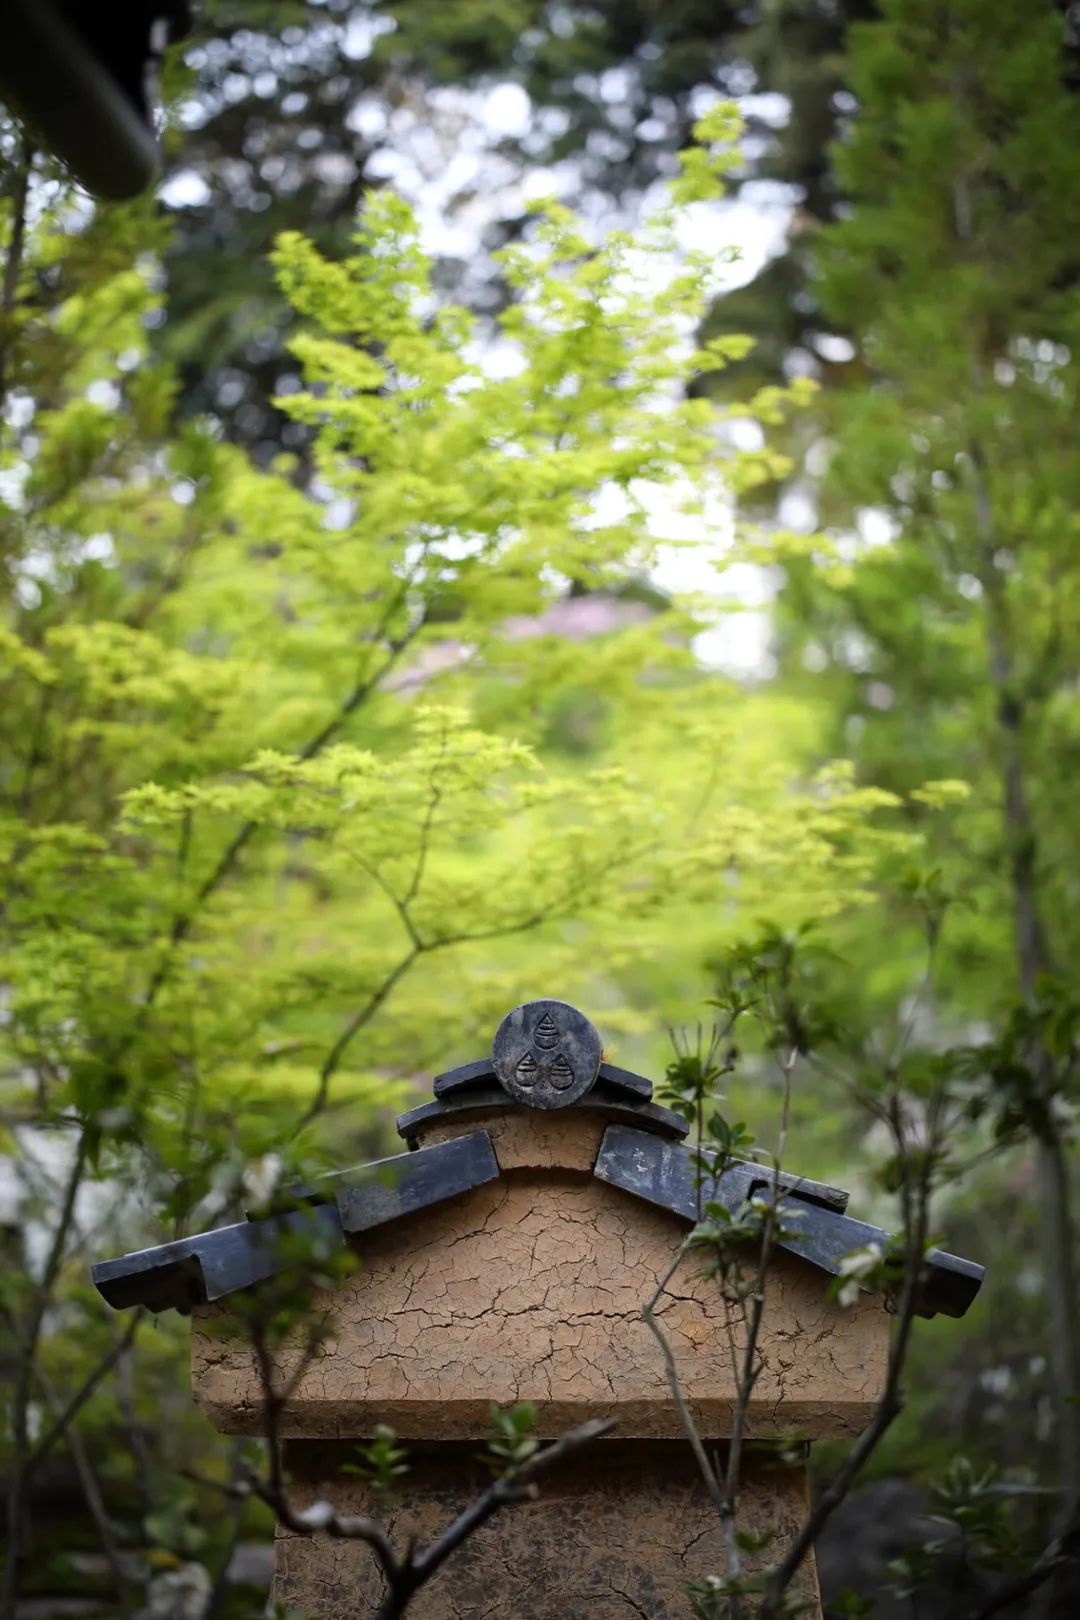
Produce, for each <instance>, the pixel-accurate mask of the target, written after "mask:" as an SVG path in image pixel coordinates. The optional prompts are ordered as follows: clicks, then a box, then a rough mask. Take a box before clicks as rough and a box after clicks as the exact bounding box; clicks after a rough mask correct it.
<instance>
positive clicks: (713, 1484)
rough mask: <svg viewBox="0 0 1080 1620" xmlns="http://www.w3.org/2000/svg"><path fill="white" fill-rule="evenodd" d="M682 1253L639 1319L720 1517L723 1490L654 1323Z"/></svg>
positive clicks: (660, 1331) (663, 1337)
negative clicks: (658, 1355) (656, 1353)
mask: <svg viewBox="0 0 1080 1620" xmlns="http://www.w3.org/2000/svg"><path fill="white" fill-rule="evenodd" d="M684 1252H685V1251H684V1250H683V1249H682V1248H680V1249H679V1252H678V1254H677V1255H676V1256H675V1259H674V1260H673V1261H672V1262H671V1265H670V1266H669V1267H668V1269H667V1271H666V1272H665V1273H664V1275H663V1277H662V1278H661V1279H660V1281H659V1282H658V1283H657V1285H656V1290H655V1292H654V1293H653V1296H652V1298H651V1299H650V1300H649V1301H648V1303H647V1304H645V1305H643V1306H642V1307H641V1316H642V1320H643V1321H644V1323H645V1326H646V1327H647V1328H648V1329H649V1332H650V1333H651V1334H652V1336H653V1338H654V1339H655V1340H656V1342H657V1344H658V1345H659V1346H660V1353H661V1355H662V1356H663V1358H664V1369H665V1371H666V1373H667V1381H668V1389H669V1390H670V1391H671V1398H672V1400H673V1401H674V1402H675V1410H676V1411H677V1412H678V1414H679V1421H680V1423H681V1424H682V1426H683V1432H684V1434H685V1435H686V1438H687V1440H688V1441H689V1443H690V1449H691V1451H692V1452H693V1453H694V1460H695V1461H696V1463H697V1465H698V1469H699V1471H700V1473H701V1477H702V1480H703V1481H704V1483H705V1489H706V1490H707V1491H708V1493H709V1496H710V1498H711V1499H712V1504H713V1506H714V1507H715V1509H716V1511H717V1513H719V1514H721V1515H723V1513H724V1511H725V1500H724V1492H723V1489H722V1488H721V1485H720V1481H719V1479H718V1478H717V1475H716V1471H715V1469H714V1468H713V1465H712V1463H711V1462H710V1461H709V1458H708V1456H707V1454H706V1451H705V1447H704V1445H703V1444H702V1440H701V1436H700V1435H699V1434H698V1431H697V1425H696V1423H695V1422H694V1420H693V1418H692V1417H691V1415H690V1408H689V1407H688V1406H687V1404H686V1398H685V1396H684V1395H683V1392H682V1385H681V1384H680V1382H679V1369H678V1367H677V1366H676V1363H675V1353H674V1351H673V1350H672V1348H671V1344H670V1342H669V1340H668V1337H667V1334H666V1333H665V1332H664V1330H663V1328H662V1327H661V1326H660V1324H659V1322H658V1321H657V1320H656V1306H657V1304H658V1303H659V1300H660V1296H661V1295H662V1294H663V1293H664V1291H665V1289H666V1288H667V1286H668V1284H669V1283H670V1281H671V1279H672V1278H673V1277H674V1275H675V1273H676V1271H677V1270H678V1269H679V1266H680V1265H681V1264H682V1260H683V1255H684Z"/></svg>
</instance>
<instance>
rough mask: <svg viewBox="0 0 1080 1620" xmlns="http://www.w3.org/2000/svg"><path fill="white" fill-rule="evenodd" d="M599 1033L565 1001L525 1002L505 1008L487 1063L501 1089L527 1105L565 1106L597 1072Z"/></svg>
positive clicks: (582, 1090) (587, 1088)
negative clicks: (489, 1062) (507, 1009)
mask: <svg viewBox="0 0 1080 1620" xmlns="http://www.w3.org/2000/svg"><path fill="white" fill-rule="evenodd" d="M600 1056H601V1045H600V1037H599V1035H598V1034H597V1033H596V1030H595V1029H594V1027H593V1025H592V1024H591V1023H590V1022H589V1020H588V1019H587V1018H586V1017H585V1014H584V1013H580V1012H578V1010H577V1008H576V1007H571V1006H569V1004H568V1003H567V1002H565V1001H527V1002H525V1003H524V1004H523V1005H522V1006H520V1007H515V1008H514V1010H513V1012H510V1013H507V1015H506V1017H505V1018H504V1019H503V1021H502V1023H501V1024H500V1025H499V1028H498V1030H497V1031H496V1034H495V1041H494V1045H493V1047H492V1062H493V1065H494V1069H495V1073H496V1074H497V1075H498V1077H499V1081H500V1083H501V1084H502V1086H503V1087H504V1089H505V1090H506V1091H508V1092H509V1093H510V1096H511V1097H513V1098H514V1099H515V1100H516V1101H517V1102H523V1103H527V1104H528V1105H529V1107H530V1108H565V1107H567V1106H568V1104H570V1103H573V1102H577V1100H578V1098H579V1097H583V1096H584V1095H585V1093H586V1092H587V1091H589V1090H590V1089H591V1087H592V1084H593V1082H594V1080H595V1079H596V1076H597V1074H598V1073H599V1071H600Z"/></svg>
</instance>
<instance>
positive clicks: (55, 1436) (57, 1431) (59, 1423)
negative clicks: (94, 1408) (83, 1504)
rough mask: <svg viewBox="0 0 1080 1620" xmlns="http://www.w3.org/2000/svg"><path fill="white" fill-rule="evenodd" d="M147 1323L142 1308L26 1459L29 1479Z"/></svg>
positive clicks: (138, 1309)
mask: <svg viewBox="0 0 1080 1620" xmlns="http://www.w3.org/2000/svg"><path fill="white" fill-rule="evenodd" d="M145 1320H146V1312H145V1310H144V1309H143V1307H142V1306H141V1305H140V1306H138V1307H137V1308H136V1309H135V1311H134V1312H133V1313H132V1316H131V1319H130V1321H129V1322H128V1324H127V1326H126V1327H125V1329H124V1331H123V1333H122V1334H121V1335H120V1337H119V1338H118V1339H117V1340H116V1343H115V1344H114V1345H113V1346H112V1348H111V1349H110V1350H108V1351H107V1352H106V1354H105V1355H104V1356H102V1358H101V1360H100V1361H99V1362H98V1364H97V1366H96V1367H95V1368H94V1369H93V1371H92V1372H91V1373H89V1374H88V1375H87V1376H86V1378H84V1379H83V1382H82V1383H81V1384H80V1385H79V1387H78V1389H77V1390H76V1391H75V1393H74V1395H72V1397H71V1399H70V1400H69V1401H68V1403H67V1405H66V1406H65V1407H63V1408H62V1410H61V1411H60V1413H59V1415H58V1416H57V1417H56V1420H55V1422H53V1423H51V1424H50V1425H49V1427H48V1428H47V1429H46V1430H45V1433H44V1434H43V1435H42V1436H41V1439H40V1440H38V1441H37V1443H36V1444H35V1446H34V1449H33V1450H32V1451H31V1452H30V1454H29V1456H28V1457H27V1459H26V1464H25V1467H26V1477H27V1478H29V1476H30V1475H31V1474H32V1473H33V1472H34V1470H35V1469H36V1468H38V1467H39V1466H40V1464H41V1463H43V1462H44V1461H45V1458H46V1457H47V1456H48V1455H49V1452H50V1451H51V1450H52V1448H53V1446H55V1445H56V1442H57V1441H58V1440H60V1439H62V1438H63V1436H64V1435H65V1434H66V1433H67V1431H68V1429H69V1428H70V1427H71V1424H72V1421H73V1420H74V1418H75V1417H76V1416H77V1415H78V1413H79V1412H80V1411H81V1410H82V1408H83V1407H84V1406H85V1405H86V1403H87V1401H88V1400H89V1399H90V1397H91V1395H92V1394H93V1393H94V1391H95V1389H97V1387H98V1385H99V1384H100V1383H101V1380H102V1379H103V1378H104V1377H105V1376H106V1374H107V1373H109V1372H111V1371H112V1369H113V1368H114V1367H115V1366H116V1365H117V1363H118V1362H119V1361H121V1360H122V1359H123V1357H124V1356H125V1355H126V1354H127V1352H128V1350H130V1348H131V1345H132V1343H133V1342H134V1339H135V1335H136V1333H137V1332H138V1331H139V1328H140V1327H141V1326H142V1324H143V1322H144V1321H145Z"/></svg>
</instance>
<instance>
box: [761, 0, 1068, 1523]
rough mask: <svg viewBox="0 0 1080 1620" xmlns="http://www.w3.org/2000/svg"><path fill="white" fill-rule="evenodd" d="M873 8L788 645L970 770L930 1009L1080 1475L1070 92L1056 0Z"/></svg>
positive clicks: (1064, 1445)
mask: <svg viewBox="0 0 1080 1620" xmlns="http://www.w3.org/2000/svg"><path fill="white" fill-rule="evenodd" d="M882 11H883V17H882V20H881V21H880V22H879V23H876V24H872V25H868V26H860V27H857V28H855V29H853V30H852V33H851V45H850V79H851V85H852V89H853V91H854V94H855V96H856V98H857V102H858V111H857V113H856V114H855V115H854V116H853V118H852V119H851V121H850V123H849V125H848V127H847V129H846V130H845V132H844V136H843V138H842V140H841V141H840V142H839V143H838V144H837V146H836V148H835V152H834V159H835V164H836V171H837V176H838V179H839V182H840V184H841V185H842V187H843V189H844V191H845V193H846V195H847V196H848V198H849V199H850V204H851V206H850V212H849V214H848V217H846V218H844V219H841V220H839V221H837V222H836V223H834V224H832V225H830V226H829V227H828V228H827V229H825V230H823V231H822V232H821V233H820V234H819V236H818V241H817V250H816V264H817V292H818V296H819V298H820V301H821V305H822V307H823V309H824V310H825V311H826V312H827V314H828V315H829V316H830V317H831V318H832V320H833V321H834V322H836V323H838V324H839V325H840V327H841V328H842V329H843V330H845V331H849V332H852V333H853V334H855V336H856V338H857V346H858V347H857V356H856V360H855V362H854V363H853V364H852V366H851V367H850V368H849V371H850V372H851V373H852V376H851V379H850V386H849V387H847V388H846V389H840V388H838V389H836V390H835V392H834V393H833V394H832V395H831V396H826V397H825V407H826V409H827V417H826V419H825V420H826V424H827V434H828V437H827V441H826V443H827V459H828V471H827V474H826V476H825V479H824V482H823V486H822V492H821V516H822V519H823V523H824V531H825V532H824V535H823V536H822V537H820V539H819V540H817V541H807V542H805V543H803V542H797V543H795V544H793V546H792V551H791V554H790V555H789V556H788V557H787V559H786V562H785V567H786V572H787V587H786V590H785V593H784V598H783V607H782V613H783V619H782V625H783V636H784V640H783V647H784V652H785V656H786V660H787V668H788V670H789V672H790V678H791V679H793V680H796V681H797V682H798V683H799V685H800V687H801V688H802V689H804V690H805V689H807V688H808V687H809V686H810V683H812V682H814V683H816V684H817V685H818V687H819V689H820V690H821V691H822V692H823V693H828V695H829V697H830V700H831V701H832V702H833V703H834V705H835V710H834V712H835V716H836V722H835V723H836V727H837V731H836V732H834V738H835V737H836V736H837V735H838V734H842V735H843V736H844V737H845V739H846V743H847V746H848V747H850V748H851V750H852V752H853V755H854V758H855V760H856V761H857V764H858V767H859V771H860V775H861V777H862V779H864V780H866V781H874V782H877V783H878V784H880V785H882V786H886V787H889V788H890V789H892V790H893V791H898V792H904V791H905V790H906V789H908V788H910V787H911V786H912V784H913V783H914V782H915V780H916V779H917V778H919V777H925V776H927V775H931V776H935V777H960V778H963V779H965V780H966V781H967V782H969V783H970V785H971V787H972V793H971V796H970V798H968V799H967V800H966V801H962V802H959V803H958V804H957V806H956V807H955V808H954V810H953V812H952V813H951V814H950V815H949V817H947V819H946V823H945V825H946V826H947V828H948V832H947V836H943V837H942V838H941V840H940V843H939V846H938V847H939V856H940V860H941V862H942V867H943V870H944V873H945V877H944V881H945V882H946V884H947V885H948V886H950V887H951V888H952V889H954V890H958V891H960V892H962V893H963V894H964V895H966V896H967V898H968V900H969V901H971V902H973V903H974V905H975V906H976V907H977V909H976V910H974V911H972V912H971V913H970V916H969V921H968V924H967V926H966V927H963V926H962V927H959V928H958V929H956V930H955V931H954V934H953V936H952V942H951V943H950V944H949V945H948V947H947V949H946V951H945V955H944V957H943V963H942V981H941V987H940V989H939V991H938V998H937V1016H938V1018H939V1019H940V1021H941V1024H942V1026H943V1029H944V1031H946V1032H951V1033H952V1034H953V1036H954V1037H955V1036H956V1035H958V1034H962V1033H963V1032H964V1031H965V1030H967V1031H968V1032H969V1037H970V1039H971V1044H972V1048H973V1051H972V1058H971V1063H972V1078H973V1081H974V1080H975V1079H976V1077H977V1083H978V1088H981V1089H980V1090H979V1095H978V1097H976V1098H973V1103H972V1118H973V1121H974V1120H976V1119H977V1118H978V1117H980V1116H981V1117H983V1118H984V1119H985V1118H989V1119H991V1120H992V1121H993V1125H994V1129H995V1131H996V1133H997V1137H998V1140H999V1142H1009V1141H1016V1140H1022V1141H1029V1142H1031V1143H1033V1144H1034V1152H1035V1158H1036V1162H1037V1167H1038V1203H1039V1218H1038V1221H1037V1227H1038V1229H1039V1233H1040V1236H1041V1239H1042V1243H1043V1287H1044V1290H1045V1298H1046V1305H1047V1310H1048V1312H1049V1313H1050V1318H1051V1323H1052V1327H1051V1332H1050V1335H1049V1339H1050V1346H1051V1352H1050V1353H1051V1356H1052V1360H1053V1387H1054V1427H1055V1434H1056V1439H1057V1443H1058V1450H1059V1476H1060V1480H1061V1483H1062V1485H1063V1486H1064V1487H1065V1488H1066V1490H1067V1492H1068V1494H1069V1495H1070V1496H1074V1495H1075V1493H1076V1491H1077V1489H1078V1487H1080V1477H1078V1474H1077V1469H1078V1466H1080V1427H1078V1425H1080V1407H1078V1406H1077V1403H1076V1394H1077V1390H1078V1388H1080V1338H1078V1332H1080V1329H1078V1324H1077V1318H1076V1300H1077V1288H1076V1260H1075V1241H1076V1239H1075V1229H1074V1217H1073V1214H1072V1210H1071V1207H1070V1206H1071V1197H1072V1187H1071V1185H1070V1179H1071V1178H1070V1174H1069V1166H1068V1146H1067V1144H1068V1140H1069V1134H1070V1131H1071V1114H1072V1107H1073V1105H1074V1102H1075V1095H1076V1093H1075V1083H1076V1082H1075V1068H1076V1051H1077V1047H1076V1034H1077V1022H1076V1012H1075V1008H1076V999H1077V992H1076V985H1075V977H1074V975H1072V974H1071V972H1070V970H1069V967H1068V964H1069V963H1070V962H1071V960H1072V958H1073V955H1074V953H1075V942H1074V939H1073V929H1072V922H1071V908H1070V907H1069V905H1068V896H1069V894H1070V892H1071V886H1072V882H1073V879H1072V875H1071V874H1072V872H1073V871H1074V870H1075V854H1076V841H1075V820H1074V817H1073V816H1072V813H1071V807H1070V806H1069V804H1068V794H1069V789H1068V782H1069V780H1070V775H1071V765H1072V760H1073V756H1074V753H1075V735H1076V705H1075V683H1076V675H1077V662H1076V647H1077V628H1078V627H1077V607H1078V603H1080V574H1078V571H1077V561H1076V558H1077V551H1076V534H1075V531H1076V523H1075V518H1074V516H1073V515H1072V514H1073V512H1074V510H1075V507H1076V499H1077V467H1076V457H1075V413H1076V400H1077V383H1078V378H1080V371H1078V366H1077V349H1076V342H1077V315H1078V308H1080V306H1078V302H1077V290H1076V240H1077V226H1078V222H1080V173H1078V171H1077V167H1076V163H1075V157H1074V154H1075V152H1076V149H1077V140H1078V136H1080V113H1078V109H1077V106H1076V102H1075V96H1074V93H1073V91H1072V89H1071V87H1070V84H1069V68H1068V58H1067V56H1066V50H1065V47H1066V40H1065V39H1064V37H1063V27H1062V19H1061V16H1060V14H1059V12H1058V11H1057V9H1056V8H1055V7H1053V6H1051V5H1043V6H1036V7H1034V8H1032V7H1024V6H1019V5H1004V6H998V7H994V8H987V7H985V6H983V5H980V4H978V3H976V0H964V3H960V4H956V5H950V6H948V7H945V8H941V7H935V6H929V5H925V6H924V5H918V4H916V5H909V4H894V3H891V0H890V3H888V4H886V5H884V6H883V7H882ZM819 453H820V449H819ZM796 551H800V552H801V553H802V555H795V552H796Z"/></svg>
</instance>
